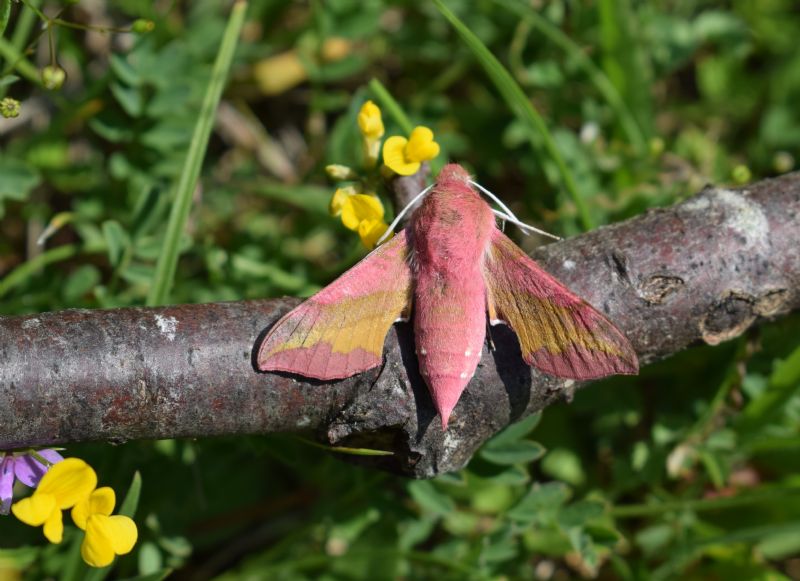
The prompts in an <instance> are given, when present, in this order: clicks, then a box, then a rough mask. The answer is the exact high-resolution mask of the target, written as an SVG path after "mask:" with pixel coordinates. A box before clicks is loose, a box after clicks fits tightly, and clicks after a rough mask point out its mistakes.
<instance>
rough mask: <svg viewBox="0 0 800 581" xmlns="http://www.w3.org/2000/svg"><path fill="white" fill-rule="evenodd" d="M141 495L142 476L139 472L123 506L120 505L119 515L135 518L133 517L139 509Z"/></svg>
mask: <svg viewBox="0 0 800 581" xmlns="http://www.w3.org/2000/svg"><path fill="white" fill-rule="evenodd" d="M141 493H142V475H141V474H139V471H138V470H137V471H136V474H134V475H133V480H131V485H130V486H129V487H128V493H127V494H126V495H125V499H124V500H123V501H122V504H121V505H119V514H121V515H124V516H128V517H130V518H133V515H135V514H136V509H137V508H138V507H139V496H140V495H141Z"/></svg>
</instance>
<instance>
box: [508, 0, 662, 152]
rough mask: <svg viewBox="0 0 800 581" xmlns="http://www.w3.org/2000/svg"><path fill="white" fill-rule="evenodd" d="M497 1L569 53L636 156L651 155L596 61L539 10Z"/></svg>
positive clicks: (634, 122) (642, 136)
mask: <svg viewBox="0 0 800 581" xmlns="http://www.w3.org/2000/svg"><path fill="white" fill-rule="evenodd" d="M494 1H495V3H496V4H499V5H500V6H502V7H503V8H505V9H506V10H509V11H511V12H514V13H515V14H517V15H518V16H520V17H521V18H522V19H524V20H525V21H526V22H528V23H529V24H530V25H531V26H533V27H534V28H535V29H536V30H538V31H539V32H540V33H542V34H543V35H544V36H546V37H547V38H548V40H550V42H552V43H553V44H555V45H556V46H558V47H559V48H561V49H562V50H563V51H564V52H565V53H567V55H568V56H569V58H570V59H572V60H573V61H574V62H575V63H577V65H578V66H579V67H580V68H581V69H583V72H584V73H585V74H586V76H587V77H588V79H589V81H591V83H592V84H593V85H594V86H595V88H596V89H597V91H598V92H599V93H600V94H601V95H602V96H603V98H604V99H605V100H606V102H607V103H608V105H609V107H611V108H612V109H613V110H614V113H615V114H616V115H617V119H618V120H619V124H620V127H621V129H622V131H623V132H624V133H625V136H626V137H627V138H628V141H629V142H630V144H631V145H632V146H633V148H634V149H635V150H636V153H637V154H639V155H642V154H644V153H645V152H646V151H647V140H646V139H645V136H644V133H643V131H642V128H641V127H640V126H639V123H638V122H637V121H636V118H635V117H634V116H633V113H632V112H631V110H630V109H629V108H628V105H627V104H626V103H625V101H624V100H623V98H622V95H620V93H619V91H617V88H616V87H615V86H614V84H613V83H612V82H611V81H610V80H609V78H608V77H607V76H606V75H605V73H604V72H603V71H602V70H601V69H600V68H598V67H597V65H595V64H594V62H592V59H590V58H589V57H588V56H586V53H584V52H583V50H581V47H580V46H578V45H577V44H576V43H575V42H574V41H573V40H572V39H571V38H570V37H569V36H567V35H566V34H564V33H563V32H561V30H560V29H559V28H558V27H556V26H554V25H553V24H552V23H551V22H550V21H549V20H547V19H546V18H543V17H542V16H541V15H540V14H538V13H537V12H536V11H535V10H533V9H531V8H526V7H525V6H524V5H522V4H515V3H513V2H509V1H508V0H494Z"/></svg>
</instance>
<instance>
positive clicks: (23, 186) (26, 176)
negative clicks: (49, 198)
mask: <svg viewBox="0 0 800 581" xmlns="http://www.w3.org/2000/svg"><path fill="white" fill-rule="evenodd" d="M39 182H40V178H39V174H38V173H37V172H36V171H34V170H33V168H31V167H30V166H29V165H28V164H27V163H25V162H24V161H22V160H20V159H15V158H13V157H8V156H5V155H4V156H0V218H2V217H3V215H4V209H3V199H4V198H5V199H9V200H16V201H18V202H21V201H23V200H25V199H27V197H28V194H30V193H31V191H32V190H33V188H35V187H36V186H38V185H39Z"/></svg>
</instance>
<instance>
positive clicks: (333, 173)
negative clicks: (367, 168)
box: [325, 163, 358, 181]
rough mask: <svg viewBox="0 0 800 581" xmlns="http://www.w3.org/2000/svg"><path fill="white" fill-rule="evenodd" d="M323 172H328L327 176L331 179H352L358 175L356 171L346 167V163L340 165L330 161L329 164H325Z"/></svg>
mask: <svg viewBox="0 0 800 581" xmlns="http://www.w3.org/2000/svg"><path fill="white" fill-rule="evenodd" d="M325 173H327V174H328V177H329V178H331V179H332V180H340V181H341V180H354V179H356V178H357V177H358V176H357V175H356V172H354V171H353V170H352V169H350V168H349V167H347V166H346V165H340V164H338V163H332V164H330V165H326V166H325Z"/></svg>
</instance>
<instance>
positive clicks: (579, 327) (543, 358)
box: [486, 230, 639, 380]
mask: <svg viewBox="0 0 800 581" xmlns="http://www.w3.org/2000/svg"><path fill="white" fill-rule="evenodd" d="M491 245H492V249H493V251H495V254H496V255H499V256H495V260H498V261H499V262H500V263H502V264H503V266H502V267H501V268H502V270H504V271H505V272H504V274H505V276H506V277H507V279H508V281H513V283H512V284H510V285H509V286H511V287H514V288H513V289H512V292H513V293H515V294H522V293H526V292H527V293H529V294H531V295H533V296H535V297H536V298H537V299H540V300H545V301H548V302H550V303H552V305H553V306H554V307H556V308H558V309H559V310H562V312H563V310H566V313H568V314H569V316H570V317H571V322H572V323H573V324H574V330H576V331H577V332H578V335H579V337H575V338H571V339H579V341H575V340H570V341H569V342H568V344H567V345H565V346H563V348H562V350H561V351H560V352H559V353H554V352H552V351H550V350H549V349H548V348H547V347H542V348H540V349H537V350H535V351H532V352H530V353H525V348H524V346H523V345H522V340H521V338H520V333H519V330H518V329H516V328H515V327H516V326H517V325H515V323H514V322H513V321H509V320H508V319H507V318H506V317H505V316H504V315H503V314H502V313H495V314H494V317H495V318H494V319H493V320H490V322H491V324H493V325H494V324H497V323H504V324H506V325H508V326H509V327H510V328H511V329H512V330H513V331H514V332H515V333H516V334H517V336H518V338H520V347H521V348H522V350H523V358H524V360H525V362H526V363H527V364H528V365H531V366H533V367H536V368H537V369H539V370H540V371H543V372H545V373H547V374H548V375H553V376H555V377H560V378H564V379H576V380H588V379H598V378H601V377H607V376H609V375H636V374H637V373H638V372H639V361H638V358H637V356H636V352H635V350H634V349H633V346H632V345H631V343H630V341H629V340H628V338H627V337H625V335H624V334H623V333H622V332H621V331H620V330H619V329H618V328H617V327H616V326H615V325H614V324H613V323H612V322H611V321H610V320H609V319H608V318H607V317H606V316H605V315H603V314H602V313H600V312H599V311H598V310H597V309H595V308H594V307H593V306H592V305H591V304H589V303H588V302H587V301H586V300H584V299H582V298H581V297H579V296H578V295H576V294H575V293H573V292H572V291H571V290H569V289H568V288H567V287H566V286H564V284H562V283H561V282H560V281H558V280H557V279H556V278H555V277H553V276H552V275H551V274H550V273H548V272H547V271H545V270H544V269H543V268H542V267H540V266H539V265H538V264H537V263H536V261H534V260H533V259H532V258H530V257H529V256H528V255H527V254H525V253H524V252H523V251H522V249H520V248H519V247H518V246H516V244H514V242H513V241H512V240H511V239H510V238H508V237H507V236H505V235H504V234H503V233H502V232H500V230H496V231H495V232H494V233H493V235H492V242H491ZM509 245H513V247H514V249H515V252H514V254H515V256H509V254H508V251H507V250H506V249H505V248H508V247H509ZM503 247H505V248H503ZM486 276H487V277H489V276H493V275H492V273H490V272H489V269H486ZM526 277H527V278H528V279H529V280H530V281H532V282H531V284H527V281H526V280H525V279H526ZM488 288H490V284H489V281H488V280H487V290H488ZM491 310H492V309H491V308H490V309H489V311H490V319H492V316H493V315H492V312H491ZM545 311H548V309H545ZM555 313H556V310H555V309H553V310H552V312H546V313H545V315H547V316H544V317H543V318H544V319H546V318H548V316H552V318H550V321H551V322H553V323H555V324H559V323H560V322H561V321H560V319H559V318H558V316H557V315H556V314H555ZM518 324H519V323H518ZM522 324H525V323H522ZM587 338H589V343H592V342H594V343H595V345H597V346H599V345H601V344H604V345H605V346H606V347H610V348H611V349H612V350H614V351H616V353H612V352H606V351H603V350H601V349H592V348H589V347H587V346H586V345H581V344H580V340H583V341H584V342H585V340H586V339H587Z"/></svg>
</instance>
